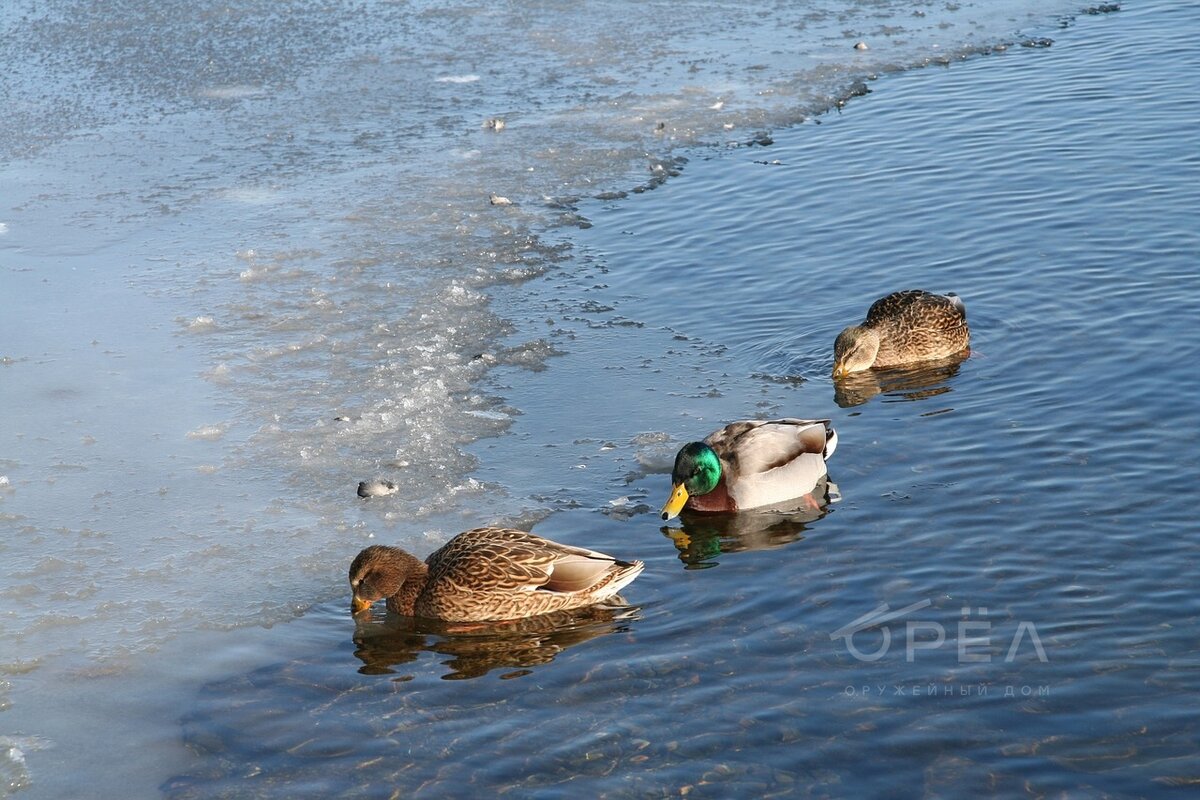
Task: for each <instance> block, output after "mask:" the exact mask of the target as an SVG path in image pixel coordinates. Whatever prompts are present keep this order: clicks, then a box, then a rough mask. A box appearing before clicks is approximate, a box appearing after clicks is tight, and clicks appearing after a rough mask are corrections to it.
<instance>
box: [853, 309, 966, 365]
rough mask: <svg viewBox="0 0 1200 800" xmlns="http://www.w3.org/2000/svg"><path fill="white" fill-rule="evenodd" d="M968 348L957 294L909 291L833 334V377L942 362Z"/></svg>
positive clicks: (963, 312) (964, 311) (964, 315)
mask: <svg viewBox="0 0 1200 800" xmlns="http://www.w3.org/2000/svg"><path fill="white" fill-rule="evenodd" d="M970 343H971V332H970V330H969V329H968V328H967V309H966V306H964V305H963V301H962V300H961V299H959V298H958V296H957V295H953V294H951V295H940V294H932V293H930V292H924V291H921V290H920V289H910V290H908V291H904V292H894V293H892V294H889V295H888V296H887V297H883V298H880V299H879V300H876V301H875V302H874V303H873V304H872V305H871V308H870V309H868V311H867V318H866V319H865V320H863V322H862V324H861V325H852V326H850V327H849V328H846V329H845V330H844V331H842V332H841V333H840V334H838V337H837V341H835V342H834V344H833V377H835V378H843V377H845V376H846V375H849V374H850V373H852V372H861V371H862V370H866V369H871V368H873V367H898V366H902V365H905V364H912V363H914V362H919V361H929V360H932V359H938V358H946V357H947V356H952V355H954V354H955V353H959V352H962V351H963V350H965V349H966V348H967V347H968V346H969V345H970Z"/></svg>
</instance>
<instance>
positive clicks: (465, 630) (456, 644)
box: [354, 596, 640, 680]
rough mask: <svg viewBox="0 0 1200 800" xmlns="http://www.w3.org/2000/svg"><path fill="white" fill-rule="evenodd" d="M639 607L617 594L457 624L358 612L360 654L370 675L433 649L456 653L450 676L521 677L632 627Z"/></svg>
mask: <svg viewBox="0 0 1200 800" xmlns="http://www.w3.org/2000/svg"><path fill="white" fill-rule="evenodd" d="M639 610H640V609H639V608H638V607H636V606H628V605H625V604H624V600H622V599H621V598H620V597H619V596H617V597H613V598H610V599H609V601H608V602H606V603H603V604H601V605H595V606H588V607H587V608H580V609H571V610H567V611H555V612H551V613H548V614H539V615H538V616H535V617H526V618H523V619H516V620H507V621H502V622H472V623H462V622H459V623H452V622H441V621H438V620H428V619H417V618H414V617H405V616H400V615H397V614H380V615H373V612H370V611H368V612H365V613H362V614H359V615H358V616H356V617H355V628H354V645H355V651H354V655H355V656H356V657H358V659H359V660H360V661H362V662H363V666H361V667H359V669H358V671H359V672H360V673H362V674H364V675H383V674H392V673H395V672H396V671H397V670H396V669H395V667H397V666H400V665H403V664H410V663H413V662H415V661H417V660H418V659H419V658H420V656H421V654H422V653H426V652H428V653H437V654H440V655H445V656H450V659H449V660H448V661H443V662H442V663H443V664H444V665H445V666H446V667H447V668H448V672H447V673H446V674H445V675H443V676H442V678H443V679H444V680H463V679H466V678H480V677H483V676H484V675H487V674H488V673H489V672H491V671H492V670H497V669H508V670H514V671H513V672H511V673H509V674H507V675H502V676H501V677H503V678H516V677H521V676H522V675H527V674H529V672H530V668H531V667H536V666H540V665H543V664H549V663H550V662H551V661H553V660H554V659H555V658H556V657H557V656H558V655H559V654H561V653H562V652H564V651H565V650H567V649H568V648H570V647H574V646H575V645H577V644H583V643H584V642H587V641H590V640H592V639H595V638H598V637H600V636H606V635H608V634H610V633H618V632H623V631H627V630H628V629H629V625H630V623H631V622H632V621H633V620H636V619H637V618H638V612H639Z"/></svg>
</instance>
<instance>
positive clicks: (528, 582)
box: [350, 528, 643, 622]
mask: <svg viewBox="0 0 1200 800" xmlns="http://www.w3.org/2000/svg"><path fill="white" fill-rule="evenodd" d="M642 567H643V564H642V562H641V561H621V560H619V559H616V558H613V557H612V556H609V555H605V554H604V553H598V552H596V551H595V550H588V549H586V548H582V547H571V546H570V545H565V544H559V543H558V542H552V541H550V540H549V539H543V538H542V537H540V536H536V535H534V534H532V533H527V532H526V531H519V530H514V529H511V528H475V529H473V530H469V531H466V532H464V533H460V534H459V535H457V536H455V537H454V538H453V539H451V540H450V541H449V542H447V543H446V544H445V545H443V546H442V548H441V549H439V550H437V551H436V552H434V553H433V554H432V555H430V556H429V558H427V559H425V561H424V562H422V561H420V560H418V559H417V558H416V557H415V556H413V555H410V554H409V553H406V552H405V551H403V550H401V549H400V548H398V547H388V546H385V545H374V546H372V547H368V548H367V549H365V550H363V551H362V552H361V553H359V554H358V556H356V557H355V559H354V563H352V564H351V565H350V588H351V591H352V592H353V595H354V596H353V600H352V601H351V608H352V609H353V611H354V612H355V613H358V612H360V611H364V610H366V609H368V608H370V607H371V605H372V604H373V603H374V602H376V601H377V600H382V599H386V600H387V608H388V610H389V611H391V612H393V613H396V614H403V615H405V616H410V617H425V618H428V619H439V620H445V621H447V622H484V621H490V620H505V619H521V618H524V617H532V616H534V615H537V614H545V613H548V612H551V611H560V610H563V609H570V608H582V607H584V606H589V605H593V604H595V603H599V602H602V601H604V600H606V599H608V598H609V597H612V596H613V595H615V594H616V593H617V592H619V591H620V590H621V589H623V588H624V587H625V586H626V585H628V584H629V583H630V582H631V581H632V580H633V579H634V578H636V577H637V576H638V575H639V574H640V573H641V571H642Z"/></svg>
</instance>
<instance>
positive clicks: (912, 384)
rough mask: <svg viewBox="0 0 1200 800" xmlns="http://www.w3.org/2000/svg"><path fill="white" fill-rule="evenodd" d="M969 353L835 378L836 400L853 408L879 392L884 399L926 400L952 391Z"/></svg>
mask: <svg viewBox="0 0 1200 800" xmlns="http://www.w3.org/2000/svg"><path fill="white" fill-rule="evenodd" d="M968 355H969V352H963V353H957V354H955V355H952V356H949V357H947V358H942V359H938V360H937V361H927V362H922V363H920V364H917V365H913V366H904V367H892V368H888V369H869V370H865V371H863V372H852V373H850V374H849V375H847V376H845V377H843V378H834V379H833V400H834V402H835V403H837V404H838V405H839V406H840V407H842V408H852V407H853V406H859V405H862V404H863V403H865V402H867V401H868V400H870V399H871V398H872V397H874V396H875V395H878V394H882V395H885V396H886V398H887V399H885V400H884V402H888V401H889V400H891V401H900V400H924V399H926V398H929V397H936V396H938V395H941V394H946V393H948V392H950V391H952V387H951V386H950V385H949V382H950V380H951V379H952V378H953V377H954V376H955V375H957V374H958V370H959V368H960V367H961V366H962V362H963V361H965V360H966V359H967V356H968Z"/></svg>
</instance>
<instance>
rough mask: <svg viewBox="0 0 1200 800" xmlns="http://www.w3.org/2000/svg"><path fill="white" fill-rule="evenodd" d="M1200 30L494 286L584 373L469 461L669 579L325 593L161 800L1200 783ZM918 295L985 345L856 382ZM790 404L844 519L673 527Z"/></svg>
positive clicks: (1140, 26)
mask: <svg viewBox="0 0 1200 800" xmlns="http://www.w3.org/2000/svg"><path fill="white" fill-rule="evenodd" d="M1197 33H1200V8H1197V7H1196V6H1194V5H1187V4H1126V5H1125V7H1124V8H1123V10H1121V11H1120V13H1117V14H1108V15H1104V16H1098V17H1091V16H1085V17H1083V18H1081V20H1080V21H1078V22H1077V23H1076V24H1075V25H1074V26H1072V27H1068V28H1065V29H1064V30H1062V31H1060V32H1057V33H1056V35H1055V37H1054V38H1055V39H1056V43H1055V45H1054V46H1053V47H1052V48H1050V49H1049V50H1036V51H1032V50H1031V51H1025V50H1020V51H1015V52H1009V53H1006V54H1003V55H996V56H990V57H987V58H979V59H976V60H973V61H970V62H968V63H965V64H961V65H955V66H954V67H953V68H952V69H950V70H948V71H942V70H924V71H919V72H915V73H908V74H905V75H902V76H898V77H894V78H888V79H884V80H881V81H879V82H878V83H876V84H875V85H874V86H873V88H874V89H875V93H874V94H872V95H871V96H869V97H867V98H864V99H860V100H856V101H854V102H853V103H851V104H850V106H849V107H848V108H847V110H846V111H845V112H844V113H843V114H841V115H836V114H835V115H828V116H826V117H824V118H823V119H821V120H820V122H821V124H820V125H819V126H818V125H811V124H810V125H804V126H801V127H799V128H796V129H793V130H788V131H778V132H776V133H775V136H774V138H775V142H774V144H773V145H772V146H770V147H765V148H761V149H757V148H756V149H754V150H749V151H748V150H739V151H735V152H732V153H722V154H714V153H711V152H706V151H697V152H694V153H691V154H690V156H691V161H690V163H689V164H688V165H687V167H686V168H685V169H684V172H683V175H682V177H680V178H678V179H675V180H671V181H668V182H667V183H666V184H665V185H664V186H662V187H660V188H659V189H657V190H655V191H654V192H650V193H647V194H644V195H640V196H631V197H629V198H626V199H623V200H621V201H619V202H613V203H611V204H606V205H600V204H595V203H593V204H585V205H583V206H581V207H580V209H579V210H580V212H581V213H583V214H584V216H586V217H587V218H588V219H589V220H590V221H591V222H592V223H593V225H594V227H591V228H590V229H586V230H580V231H577V232H572V233H571V234H570V235H569V236H568V237H567V238H568V240H569V241H570V243H571V244H572V245H573V248H574V249H573V259H572V260H571V261H569V262H568V263H567V264H566V266H564V268H563V269H562V270H561V271H559V272H556V273H552V274H551V275H549V276H548V277H547V278H545V279H544V280H543V281H541V282H536V283H535V285H533V287H532V289H531V288H530V286H526V287H522V288H520V289H514V290H513V291H512V293H511V295H508V296H506V295H505V293H503V292H502V293H501V294H500V296H499V298H498V300H497V302H498V304H499V305H500V307H501V308H502V309H503V310H504V311H506V312H510V313H511V315H512V316H513V317H514V318H515V319H517V320H519V321H522V324H524V325H525V326H534V325H535V324H541V325H545V326H547V328H548V329H552V330H558V331H560V333H559V338H558V341H560V342H561V343H563V347H562V349H563V350H564V351H565V352H564V354H563V355H561V356H559V357H557V358H553V359H551V360H550V361H549V362H548V363H547V366H548V369H546V370H545V371H544V372H540V373H536V374H533V375H521V376H520V377H519V380H518V379H514V380H512V382H511V383H510V384H507V385H504V386H503V387H501V388H502V389H503V391H504V393H505V396H506V397H507V398H508V399H509V400H510V401H511V402H512V403H513V405H514V406H516V407H518V408H520V409H521V410H522V412H523V415H522V416H520V417H519V418H517V420H516V422H515V423H514V425H513V428H512V431H511V433H510V435H508V436H505V437H501V438H500V439H496V440H488V441H486V442H484V443H481V444H478V445H477V446H476V447H475V452H477V453H478V455H479V456H480V464H481V466H480V468H479V471H478V473H477V474H478V477H479V478H480V480H482V481H485V482H486V481H496V482H498V483H500V484H502V485H505V486H506V487H508V489H509V490H510V491H512V492H513V493H514V494H517V495H521V494H527V496H528V497H529V498H531V499H532V500H534V501H536V502H537V503H538V504H540V505H541V506H542V507H544V508H545V510H546V512H547V513H549V512H553V513H549V516H547V517H546V518H545V519H544V520H543V521H541V522H540V523H539V524H538V525H537V526H536V530H537V531H538V532H540V533H542V534H544V535H547V536H551V537H553V538H560V539H565V540H570V541H576V542H585V541H586V542H588V543H590V544H594V545H595V546H596V547H599V548H600V549H604V550H608V551H610V552H613V553H616V554H620V555H629V556H633V555H636V556H637V557H638V558H642V559H644V560H646V562H647V570H646V573H645V574H644V575H643V576H642V577H641V578H639V580H638V581H636V582H635V583H634V584H633V585H632V586H631V587H629V589H628V590H627V591H626V597H627V599H628V601H629V602H630V603H632V604H634V605H633V606H632V607H630V608H627V609H623V610H616V611H614V610H607V611H606V610H598V611H595V612H591V613H589V614H585V615H580V616H579V617H577V618H573V619H571V620H569V621H566V622H561V621H560V622H561V624H559V625H557V626H556V627H555V628H554V630H552V631H537V630H533V631H530V630H519V631H515V632H514V631H503V630H485V631H479V632H476V633H475V634H473V635H471V636H465V637H462V636H460V637H453V636H452V637H446V636H439V635H434V634H424V635H422V634H414V633H412V632H407V631H390V632H389V631H388V630H387V629H386V627H385V625H384V623H382V622H379V621H374V622H371V623H368V624H366V625H364V626H363V627H361V628H360V630H359V631H357V632H356V631H355V630H354V628H353V625H352V623H351V621H350V620H349V619H348V615H347V614H346V613H345V611H344V609H343V608H342V607H341V605H340V604H339V605H336V606H326V607H321V608H318V609H317V610H315V611H314V612H311V613H309V614H308V615H306V616H305V617H304V618H303V619H301V620H299V621H297V622H294V623H291V624H289V625H287V626H283V628H282V629H276V630H274V631H272V632H270V634H264V636H269V637H271V638H274V639H276V641H278V642H279V646H280V652H281V655H280V658H279V659H278V660H277V661H274V662H273V663H269V664H266V665H264V666H262V667H261V668H260V669H257V670H255V671H251V672H248V673H238V674H235V675H232V676H230V677H228V678H226V679H223V680H218V681H215V682H213V683H211V684H209V685H208V686H207V687H206V688H205V689H204V690H203V691H202V692H201V693H200V695H199V697H198V698H197V701H196V706H195V708H194V709H192V710H191V711H189V712H187V713H186V714H185V715H184V716H183V718H182V723H183V733H184V737H185V739H186V741H187V742H188V744H189V745H190V746H191V747H192V748H193V749H194V750H195V751H196V753H197V756H198V758H197V763H196V765H195V767H194V769H191V770H189V771H187V772H186V773H184V774H181V775H179V776H177V777H175V778H173V779H172V780H170V781H169V782H168V783H167V784H165V786H164V790H165V793H166V795H167V796H168V797H172V798H192V797H196V798H201V797H246V796H260V797H300V796H305V797H318V796H319V797H338V796H347V797H350V796H354V797H392V796H397V797H399V796H405V797H407V796H414V797H446V796H470V795H475V794H482V793H485V792H486V793H488V794H493V793H505V792H507V793H511V794H512V795H513V796H521V797H530V796H532V797H556V796H573V797H592V796H622V797H624V796H630V797H632V796H660V795H667V796H679V795H686V796H689V797H767V796H792V795H795V796H806V795H815V796H839V797H864V796H915V795H924V796H935V797H936V796H956V797H963V796H978V795H982V794H1003V795H1016V794H1027V795H1030V796H1043V795H1058V794H1060V793H1068V794H1071V795H1078V796H1089V797H1090V796H1099V795H1109V796H1156V795H1174V794H1185V793H1187V792H1188V791H1189V787H1192V788H1191V790H1194V784H1196V783H1197V782H1198V781H1200V756H1198V755H1197V752H1198V751H1197V743H1198V742H1200V713H1198V712H1197V708H1198V705H1197V693H1198V692H1200V644H1198V643H1197V638H1196V630H1197V614H1198V610H1200V602H1198V601H1197V600H1196V597H1195V587H1196V585H1197V578H1198V577H1200V574H1198V573H1200V568H1198V566H1197V555H1198V550H1200V534H1197V531H1196V526H1195V523H1194V520H1195V513H1194V510H1193V507H1194V502H1195V498H1196V492H1195V482H1196V477H1197V455H1196V453H1197V444H1198V443H1197V431H1198V424H1197V423H1198V422H1200V414H1197V410H1198V404H1197V401H1196V398H1195V390H1196V389H1197V388H1198V385H1197V384H1198V382H1197V380H1196V378H1195V376H1194V371H1193V367H1192V364H1193V362H1194V361H1195V359H1196V356H1197V350H1198V349H1200V331H1198V329H1197V324H1196V319H1197V318H1198V312H1200V270H1198V269H1197V254H1198V252H1200V233H1198V231H1200V225H1198V224H1197V223H1198V222H1200V219H1198V216H1200V215H1198V213H1197V209H1200V148H1198V147H1197V143H1198V142H1200V82H1198V80H1197V78H1196V75H1197V74H1200V63H1198V62H1200V53H1198V51H1197V49H1196V48H1195V46H1194V41H1195V37H1196V35H1197ZM762 162H766V163H762ZM776 162H778V163H776ZM915 286H920V287H925V288H928V289H932V290H947V289H952V290H954V291H957V292H958V293H959V294H961V295H962V296H963V297H964V299H965V300H966V303H967V308H968V313H969V318H970V321H971V324H972V331H973V345H974V348H975V351H976V352H975V353H974V354H973V355H972V357H971V358H970V359H968V360H967V361H965V362H963V363H961V364H959V365H953V366H948V367H944V368H942V369H940V370H933V371H931V373H929V374H922V375H916V376H913V375H906V376H898V377H897V376H892V378H891V380H892V383H890V384H888V385H885V386H883V387H872V386H870V385H862V384H860V385H858V386H856V387H854V389H855V392H854V395H853V396H845V395H843V396H841V397H835V393H834V389H833V387H832V386H831V384H830V381H829V380H828V378H827V377H826V376H827V374H828V371H829V367H830V356H829V351H830V347H831V344H832V341H833V337H834V336H835V335H836V333H837V331H838V330H840V329H841V327H842V326H844V325H846V324H849V323H850V322H853V321H856V320H857V319H859V318H861V315H862V314H863V313H864V312H865V309H866V307H867V306H868V305H869V303H870V302H871V300H873V299H874V298H875V297H877V296H879V295H880V294H882V293H884V292H886V291H890V290H894V289H899V288H908V287H915ZM568 289H569V290H573V291H574V292H575V294H572V292H571V291H567V290H568ZM572 296H574V297H578V296H583V297H586V298H590V299H588V300H586V301H584V302H574V301H564V300H561V299H560V298H562V297H572ZM498 380H500V381H503V375H501V377H500V378H498ZM877 388H882V390H883V391H882V392H881V393H879V394H875V395H874V396H872V394H873V392H874V391H876V389H877ZM838 400H841V403H839V402H838ZM777 413H778V414H795V415H805V416H820V415H828V416H831V417H832V418H833V419H834V420H835V424H836V425H837V427H838V430H839V432H840V434H841V445H840V447H839V450H838V452H837V454H836V455H835V456H834V458H833V460H832V461H831V465H830V472H831V478H832V479H833V480H834V481H836V483H837V485H838V488H839V490H840V495H841V500H840V502H837V503H834V504H833V505H832V506H831V511H830V512H829V513H827V514H826V515H825V516H823V517H822V518H819V519H816V520H808V521H807V522H796V521H794V520H787V519H782V518H781V519H771V520H769V524H768V525H765V526H763V525H761V524H760V523H762V522H763V520H762V519H761V518H759V519H753V520H748V521H747V522H746V524H747V525H752V526H753V527H754V528H755V529H754V530H746V531H741V532H739V531H738V530H737V529H736V527H735V528H734V529H725V530H712V529H709V526H700V527H691V526H688V525H687V524H686V522H685V524H684V526H683V527H682V528H680V527H679V526H676V527H675V529H674V530H672V531H668V532H667V533H666V534H664V532H663V531H661V530H660V528H659V523H658V522H657V518H656V516H655V515H654V513H653V509H657V507H658V504H659V503H660V502H661V500H662V496H663V493H664V492H665V484H666V477H665V476H664V475H662V474H660V472H661V470H662V469H663V468H664V465H666V464H667V463H668V461H669V456H670V453H671V451H672V450H673V448H674V446H675V445H677V444H678V442H680V441H684V440H687V439H689V438H693V437H697V436H699V435H702V434H704V433H707V432H708V431H709V430H711V429H712V428H714V427H716V426H717V425H718V424H719V423H720V422H721V421H724V420H727V419H731V418H736V417H740V416H750V415H755V414H777ZM597 509H601V510H597ZM764 527H765V528H767V529H768V530H765V531H764V530H763V528H764ZM667 534H669V535H667ZM680 548H682V550H681V549H680ZM722 551H725V552H722ZM697 565H700V566H707V567H709V568H707V569H688V568H686V567H694V566H697ZM883 604H886V605H887V607H888V608H889V609H890V610H891V611H901V612H902V615H901V616H900V617H899V618H898V619H897V620H895V621H892V622H890V623H888V624H886V625H883V626H875V627H873V628H870V629H869V630H865V631H862V632H859V633H857V634H855V636H854V637H853V638H852V639H851V640H849V642H848V641H847V640H846V639H845V638H843V637H840V636H838V635H837V634H838V632H839V631H844V630H845V629H846V628H847V626H853V625H854V624H855V623H856V621H858V620H860V619H861V618H862V617H863V616H864V615H867V614H869V613H870V612H872V611H874V610H876V609H877V608H880V607H881V606H882V605H883ZM906 622H907V623H913V624H914V625H915V628H914V630H913V631H912V632H911V633H910V632H909V630H908V629H907V628H906V626H905V623H906ZM964 622H965V623H968V625H970V624H974V625H976V627H966V628H960V624H962V623H964ZM985 623H986V624H987V625H990V627H985V626H984V624H985ZM939 626H940V627H939ZM884 628H886V629H887V630H888V633H887V634H885V633H884V632H883V630H884ZM938 630H941V631H944V632H945V637H946V638H945V642H944V643H943V644H942V645H941V646H940V647H936V648H935V647H932V645H933V644H934V643H935V642H936V638H935V637H936V633H937V631H938ZM910 635H911V637H912V638H911V640H910V639H909V637H910ZM885 636H887V637H890V638H885ZM355 638H357V639H358V641H357V642H356V641H355ZM978 639H983V640H984V641H982V642H981V641H976V640H978ZM909 641H911V642H913V643H914V644H915V649H912V650H911V651H909V650H907V649H906V646H905V645H906V643H908V642H909ZM885 643H886V644H888V647H887V649H886V651H881V648H883V646H884V644H885ZM850 645H853V648H856V650H855V649H852V648H851V646H850ZM921 645H925V646H926V648H927V649H923V648H922V647H921ZM1039 645H1040V647H1041V650H1040V651H1039V648H1038V646H1039ZM960 647H962V648H963V649H962V651H961V652H960V650H959V648H960ZM856 651H857V652H858V653H859V654H860V656H858V657H856V656H855V654H854V653H855V652H856ZM1043 653H1044V658H1043V657H1042V656H1043ZM872 654H876V655H878V657H877V658H875V656H874V655H872ZM984 656H987V659H986V660H984V659H983V657H984ZM872 659H874V660H872ZM450 679H458V680H450ZM462 679H469V680H462Z"/></svg>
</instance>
